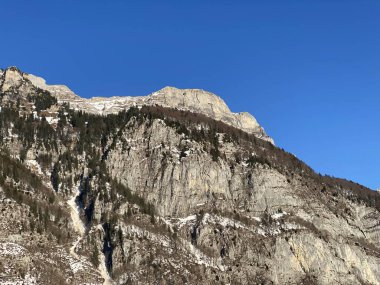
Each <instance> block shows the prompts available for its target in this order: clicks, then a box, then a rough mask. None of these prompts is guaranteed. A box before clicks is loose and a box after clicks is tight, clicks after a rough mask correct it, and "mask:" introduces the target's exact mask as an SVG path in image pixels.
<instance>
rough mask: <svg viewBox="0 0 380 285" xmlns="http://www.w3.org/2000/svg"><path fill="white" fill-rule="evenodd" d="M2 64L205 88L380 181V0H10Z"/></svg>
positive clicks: (120, 85) (309, 156)
mask: <svg viewBox="0 0 380 285" xmlns="http://www.w3.org/2000/svg"><path fill="white" fill-rule="evenodd" d="M0 13H1V14H0V15H1V22H0V66H1V67H7V66H10V65H16V66H18V67H20V68H21V69H22V70H24V71H26V72H29V73H34V74H37V75H40V76H42V77H44V78H46V79H47V80H48V82H49V83H62V84H66V85H68V86H69V87H70V88H71V89H73V90H74V91H75V92H76V93H77V94H79V95H81V96H83V97H90V96H99V95H101V96H112V95H145V94H148V93H150V92H152V91H155V90H157V89H160V88H162V87H164V86H166V85H170V86H176V87H179V88H202V89H206V90H209V91H212V92H214V93H217V94H218V95H220V96H221V97H222V98H223V99H224V100H225V101H226V102H227V103H228V105H229V106H230V108H231V109H232V110H233V111H235V112H237V111H249V112H251V113H252V114H253V115H254V116H256V118H257V119H258V121H259V122H260V123H261V124H262V125H263V126H264V128H265V129H266V130H267V132H268V134H269V135H271V136H272V137H273V138H274V139H275V141H276V143H277V145H278V146H280V147H283V148H285V149H286V150H288V151H290V152H292V153H294V154H296V155H297V157H299V158H301V159H302V160H304V161H305V162H306V163H308V164H309V165H310V166H311V167H313V168H314V169H315V170H316V171H317V172H321V173H327V174H331V175H334V176H338V177H345V178H347V179H350V180H354V181H357V182H359V183H362V184H364V185H366V186H369V187H371V188H377V187H380V131H379V130H380V114H379V107H380V17H379V15H380V1H377V0H376V1H375V0H373V1H370V0H369V1H359V0H357V1H350V0H341V1H335V0H325V1H323V0H319V1H308V0H299V1H293V0H289V1H283V0H280V1H220V0H219V1H142V0H140V1H121V0H120V1H117V0H114V1H112V0H107V1H106V0H103V1H96V0H92V1H86V0H81V1H78V0H54V1H52V0H45V1H42V0H41V1H39V0H33V1H25V0H23V1H20V0H12V1H8V0H0Z"/></svg>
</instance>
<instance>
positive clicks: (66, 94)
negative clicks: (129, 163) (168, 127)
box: [0, 67, 274, 143]
mask: <svg viewBox="0 0 380 285" xmlns="http://www.w3.org/2000/svg"><path fill="white" fill-rule="evenodd" d="M0 78H1V79H0V86H1V89H0V91H1V92H7V91H8V90H9V89H12V88H13V89H20V90H21V91H23V92H27V93H28V92H29V93H30V89H33V88H39V89H42V90H46V91H48V92H50V93H51V94H52V95H53V96H54V97H56V98H57V100H58V102H59V103H69V104H70V106H71V107H72V108H75V109H78V110H82V111H84V112H88V113H94V114H100V115H107V114H111V113H117V112H120V111H122V110H125V109H128V108H130V107H131V106H142V105H160V106H165V107H170V108H176V109H181V110H187V111H190V112H196V113H201V114H204V115H206V116H209V117H211V118H214V119H216V120H220V121H223V122H225V123H227V124H229V125H231V126H234V127H237V128H240V129H242V130H244V131H246V132H248V133H252V134H255V135H256V136H257V137H259V138H262V139H264V140H267V141H270V142H271V143H274V142H273V139H272V138H270V137H269V136H268V135H267V134H266V133H265V131H264V129H263V128H262V127H261V126H260V125H259V123H258V122H257V120H256V119H255V118H254V117H253V116H252V115H251V114H249V113H247V112H242V113H233V112H231V110H230V109H229V108H228V106H227V104H226V103H225V102H224V100H223V99H222V98H220V97H219V96H217V95H215V94H213V93H211V92H208V91H205V90H202V89H179V88H175V87H170V86H167V87H164V88H162V89H161V90H159V91H156V92H153V93H151V94H150V95H148V96H125V97H120V96H117V97H108V98H104V97H93V98H90V99H85V98H81V97H79V96H78V95H76V94H75V93H74V92H73V91H71V90H70V89H69V88H68V87H66V86H64V85H48V84H46V81H45V79H43V78H41V77H38V76H35V75H32V74H28V73H24V72H22V71H20V70H19V69H18V68H16V67H10V68H7V69H5V70H3V71H0ZM28 90H29V91H28Z"/></svg>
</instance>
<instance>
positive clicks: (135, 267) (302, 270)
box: [0, 67, 380, 284]
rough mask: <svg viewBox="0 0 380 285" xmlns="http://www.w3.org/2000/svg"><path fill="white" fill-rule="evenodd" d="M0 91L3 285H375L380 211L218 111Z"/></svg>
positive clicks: (361, 194)
mask: <svg viewBox="0 0 380 285" xmlns="http://www.w3.org/2000/svg"><path fill="white" fill-rule="evenodd" d="M0 78H1V79H0V91H1V92H0V102H1V103H0V104H1V111H0V138H1V140H0V141H1V146H0V148H1V152H0V187H1V190H0V201H1V203H0V207H1V208H0V212H1V213H2V219H1V220H0V223H1V228H2V231H1V232H0V283H5V284H12V283H11V282H13V283H16V282H19V283H21V282H24V284H90V283H91V284H102V283H103V284H380V271H379V267H378V264H379V261H380V246H379V240H380V223H379V221H380V212H379V211H380V195H379V194H378V193H377V192H375V191H372V190H370V189H368V188H366V187H364V186H362V185H359V184H356V183H354V182H351V181H347V180H344V179H338V178H334V177H330V176H322V175H319V174H317V173H315V172H314V171H313V170H312V169H311V168H310V167H308V166H307V165H306V164H304V163H303V162H302V161H300V160H299V159H297V158H296V157H295V156H293V155H292V154H290V153H287V152H286V151H284V150H282V149H280V148H277V147H276V146H275V145H274V144H273V143H272V140H271V139H270V138H269V137H268V136H267V135H266V134H265V132H264V130H263V128H261V127H260V126H259V125H258V124H257V122H256V120H255V119H254V118H253V117H252V116H251V115H247V114H245V115H244V114H243V115H242V114H233V113H231V112H230V110H229V108H228V107H227V106H226V104H225V103H224V102H223V101H222V99H220V98H219V97H217V96H216V95H214V94H212V93H209V92H206V91H202V90H198V89H186V90H180V89H176V88H173V87H167V88H164V89H162V90H160V91H158V92H155V93H152V94H151V95H149V96H145V97H125V98H123V97H117V98H110V99H107V98H92V99H81V98H80V97H79V96H77V95H75V94H74V93H73V92H71V91H70V90H69V89H68V88H67V87H64V86H54V85H53V86H48V85H46V83H45V81H44V80H43V79H41V78H38V77H36V76H32V75H29V74H26V73H24V72H22V71H20V70H18V69H17V68H14V67H13V68H8V69H6V70H2V71H1V72H0ZM7 282H8V283H7Z"/></svg>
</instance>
